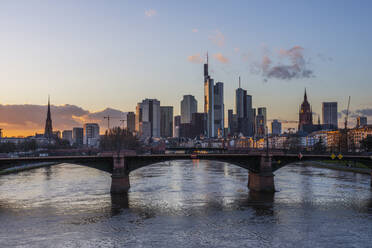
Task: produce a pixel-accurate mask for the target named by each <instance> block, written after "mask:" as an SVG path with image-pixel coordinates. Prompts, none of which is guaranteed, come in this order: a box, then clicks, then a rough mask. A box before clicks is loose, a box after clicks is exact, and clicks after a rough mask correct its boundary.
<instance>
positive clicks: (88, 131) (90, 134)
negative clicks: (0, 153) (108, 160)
mask: <svg viewBox="0 0 372 248" xmlns="http://www.w3.org/2000/svg"><path fill="white" fill-rule="evenodd" d="M98 144H99V125H98V124H97V123H85V124H84V145H87V146H89V147H97V146H98Z"/></svg>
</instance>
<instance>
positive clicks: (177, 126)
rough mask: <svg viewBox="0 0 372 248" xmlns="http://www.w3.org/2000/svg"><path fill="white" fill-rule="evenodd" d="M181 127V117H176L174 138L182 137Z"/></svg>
mask: <svg viewBox="0 0 372 248" xmlns="http://www.w3.org/2000/svg"><path fill="white" fill-rule="evenodd" d="M180 126H181V116H180V115H176V116H175V117H174V125H173V137H175V138H178V137H180Z"/></svg>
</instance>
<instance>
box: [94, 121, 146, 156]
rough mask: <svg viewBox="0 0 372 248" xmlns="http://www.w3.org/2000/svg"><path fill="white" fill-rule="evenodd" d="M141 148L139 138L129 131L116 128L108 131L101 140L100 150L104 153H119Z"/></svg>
mask: <svg viewBox="0 0 372 248" xmlns="http://www.w3.org/2000/svg"><path fill="white" fill-rule="evenodd" d="M139 147H140V144H139V141H138V139H137V137H135V136H134V135H133V134H132V132H129V131H128V130H127V129H122V128H120V127H114V128H111V129H110V130H108V131H106V133H105V135H104V136H103V137H102V139H101V140H100V148H101V149H102V150H104V151H117V152H118V153H120V150H121V149H130V150H136V149H138V148H139Z"/></svg>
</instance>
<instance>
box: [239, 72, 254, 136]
mask: <svg viewBox="0 0 372 248" xmlns="http://www.w3.org/2000/svg"><path fill="white" fill-rule="evenodd" d="M235 114H236V119H237V123H236V126H237V128H236V130H235V132H236V133H241V134H243V135H244V136H250V137H252V136H254V133H255V128H254V127H255V114H254V111H253V108H252V96H251V95H247V91H246V90H244V89H242V88H241V83H240V77H239V88H237V89H236V91H235Z"/></svg>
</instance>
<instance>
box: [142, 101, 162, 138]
mask: <svg viewBox="0 0 372 248" xmlns="http://www.w3.org/2000/svg"><path fill="white" fill-rule="evenodd" d="M136 131H137V132H138V133H139V135H140V136H142V137H145V138H146V137H157V138H158V137H160V102H159V101H158V100H156V99H145V100H143V101H142V102H141V103H138V104H137V108H136Z"/></svg>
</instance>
